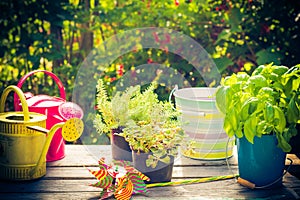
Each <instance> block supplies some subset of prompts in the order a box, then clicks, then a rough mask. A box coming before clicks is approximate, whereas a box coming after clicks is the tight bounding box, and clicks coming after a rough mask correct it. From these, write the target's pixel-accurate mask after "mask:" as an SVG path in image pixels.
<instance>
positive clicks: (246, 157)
mask: <svg viewBox="0 0 300 200" xmlns="http://www.w3.org/2000/svg"><path fill="white" fill-rule="evenodd" d="M299 70H300V69H299V65H298V66H295V67H292V68H290V69H289V68H288V67H286V66H276V65H272V64H269V65H261V66H259V67H257V68H256V69H255V70H254V71H253V73H252V74H251V75H248V74H246V73H244V72H240V73H234V74H232V75H231V76H228V77H225V78H224V79H223V80H222V81H221V85H220V86H219V87H218V88H217V91H216V104H217V107H218V109H219V110H220V111H221V112H222V113H224V115H225V116H224V130H225V131H226V133H227V134H228V135H229V137H232V136H235V137H236V138H237V146H238V165H239V174H240V177H241V178H242V179H245V180H247V181H249V182H252V183H253V184H255V185H256V187H257V188H259V187H267V186H278V185H281V180H282V179H281V178H282V174H283V169H284V164H285V155H286V154H285V153H286V152H289V151H290V150H291V145H290V144H289V141H290V139H291V138H292V137H293V136H295V135H297V130H296V125H297V124H299V120H300V115H299V108H300V99H299V93H300V92H299V84H300V78H299V77H300V75H299ZM264 156H265V157H264ZM275 170H276V171H275Z"/></svg>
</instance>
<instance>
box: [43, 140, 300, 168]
mask: <svg viewBox="0 0 300 200" xmlns="http://www.w3.org/2000/svg"><path fill="white" fill-rule="evenodd" d="M101 157H105V159H106V162H107V163H110V162H111V160H112V157H111V146H110V145H66V156H65V158H63V159H62V160H59V161H55V162H49V163H47V165H48V166H83V165H85V166H97V163H98V160H99V159H100V158H101ZM288 157H289V158H291V159H293V164H294V165H300V159H298V158H297V157H296V156H295V155H294V154H288ZM228 162H229V164H230V165H237V155H236V148H234V154H233V156H232V157H231V158H229V159H228ZM286 164H287V165H289V161H288V160H287V162H286ZM175 165H177V166H186V165H203V166H204V165H207V166H217V165H226V159H222V160H211V161H210V160H196V159H191V158H187V157H185V156H182V155H180V156H179V157H178V158H176V159H175Z"/></svg>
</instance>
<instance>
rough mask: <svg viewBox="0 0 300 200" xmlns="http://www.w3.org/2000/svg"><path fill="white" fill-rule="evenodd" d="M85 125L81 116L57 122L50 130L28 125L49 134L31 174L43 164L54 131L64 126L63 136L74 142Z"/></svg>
mask: <svg viewBox="0 0 300 200" xmlns="http://www.w3.org/2000/svg"><path fill="white" fill-rule="evenodd" d="M83 126H84V125H83V122H82V120H81V119H79V118H72V119H69V120H67V121H66V122H61V123H58V124H55V125H54V126H52V128H51V129H50V130H48V129H45V128H42V127H40V126H27V128H29V129H33V130H36V131H40V132H43V133H46V134H48V135H47V139H46V142H45V145H44V148H43V151H42V153H41V155H40V158H39V160H38V162H37V164H36V167H35V168H33V169H32V170H31V172H30V175H33V174H34V173H35V172H36V170H37V169H38V168H39V167H40V166H41V165H42V163H43V160H45V158H46V154H47V152H48V149H49V146H50V143H51V140H52V138H53V136H54V133H55V132H56V131H57V129H59V128H62V136H63V138H64V139H65V140H66V141H68V142H72V141H75V140H77V139H78V138H79V137H80V136H81V134H82V132H83Z"/></svg>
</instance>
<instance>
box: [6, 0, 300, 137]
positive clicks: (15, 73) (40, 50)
mask: <svg viewBox="0 0 300 200" xmlns="http://www.w3.org/2000/svg"><path fill="white" fill-rule="evenodd" d="M0 7H1V10H2V11H1V12H0V28H1V32H0V41H1V42H0V72H1V73H0V81H1V82H0V92H1V93H2V91H3V89H4V88H5V87H7V86H8V85H11V84H16V83H17V82H18V80H19V79H20V77H21V76H23V75H24V74H25V73H27V72H29V71H32V70H35V69H46V70H50V71H53V72H54V73H55V74H57V75H58V76H59V77H60V79H61V80H62V81H63V84H64V85H65V87H66V90H67V98H68V100H71V96H72V94H71V92H72V89H73V83H74V79H75V77H76V73H77V69H78V67H79V65H80V63H82V61H83V60H84V58H86V57H87V55H88V54H89V52H90V51H91V49H93V48H97V47H99V45H101V44H102V43H103V41H105V40H107V39H108V38H110V37H111V36H113V35H115V34H118V33H120V32H123V31H126V30H131V29H134V28H141V27H162V28H169V29H172V30H177V31H180V32H182V33H183V34H185V35H188V36H190V37H192V38H193V39H195V40H196V41H197V42H198V43H199V44H201V45H202V46H203V48H205V49H206V50H207V52H208V53H209V54H210V55H211V57H212V58H213V59H214V61H215V63H216V65H217V67H218V69H219V71H220V73H221V74H222V75H223V76H225V75H229V74H231V73H232V72H237V71H249V72H251V71H252V70H253V69H254V68H255V67H256V66H258V65H260V64H265V63H270V62H273V63H275V64H277V65H279V64H283V65H287V66H292V65H295V64H297V63H300V62H299V61H300V58H299V55H300V52H299V51H300V49H299V47H298V46H299V45H300V41H299V40H300V35H299V34H300V30H299V24H300V23H299V20H300V3H299V1H297V0H283V1H279V2H278V1H271V0H247V1H245V0H217V1H215V0H211V1H206V0H167V1H160V0H116V1H111V0H57V1H46V0H39V1H37V0H24V1H18V0H2V1H1V2H0ZM153 37H155V35H154V36H153ZM145 63H161V64H164V65H165V66H168V67H171V68H174V69H176V70H178V71H179V72H180V73H181V74H183V76H184V77H185V78H186V79H187V80H188V81H189V84H190V85H192V86H203V85H205V83H204V82H203V80H202V77H201V75H200V74H199V73H197V70H196V69H194V68H193V66H191V65H190V64H189V63H188V62H187V61H186V60H184V59H182V58H181V57H180V56H178V55H175V54H173V53H171V52H168V51H166V50H161V49H143V50H139V51H132V52H129V53H127V54H125V55H123V56H121V57H119V58H118V59H116V60H115V61H114V62H113V63H112V64H111V65H110V66H99V69H98V70H99V73H100V75H101V76H102V77H103V79H104V80H105V83H106V85H107V89H108V92H109V94H112V92H113V91H114V90H115V87H114V85H115V83H116V81H117V80H118V79H119V78H120V77H122V76H123V74H124V73H126V72H128V71H131V72H132V73H133V74H134V73H135V71H134V69H135V67H136V66H139V65H141V64H145ZM103 67H104V68H103ZM23 87H24V88H26V87H28V88H29V89H30V90H32V91H35V93H47V94H50V95H58V90H55V89H53V88H55V84H53V83H52V82H51V81H49V79H47V77H40V79H36V78H32V79H30V81H29V82H28V83H27V85H24V86H23ZM89 90H95V88H87V90H86V91H83V94H82V95H87V96H88V94H89ZM158 92H159V93H160V96H161V98H166V97H167V96H168V94H169V90H168V89H166V88H162V89H160V90H159V91H158ZM87 98H93V97H87ZM9 105H12V104H9ZM90 106H93V105H84V107H90ZM84 109H85V108H84ZM85 116H86V117H90V118H91V120H92V118H93V117H92V116H88V115H85ZM88 127H91V126H88ZM90 131H92V130H90Z"/></svg>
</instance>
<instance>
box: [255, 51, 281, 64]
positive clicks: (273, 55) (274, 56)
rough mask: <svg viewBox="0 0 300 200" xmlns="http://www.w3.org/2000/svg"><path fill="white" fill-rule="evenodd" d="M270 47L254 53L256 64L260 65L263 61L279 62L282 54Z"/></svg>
mask: <svg viewBox="0 0 300 200" xmlns="http://www.w3.org/2000/svg"><path fill="white" fill-rule="evenodd" d="M271 49H272V48H268V49H263V50H260V51H259V52H257V53H256V57H257V60H256V62H257V64H259V65H262V64H265V63H274V64H276V65H279V64H280V60H281V59H282V58H283V55H282V54H280V53H278V52H272V50H271Z"/></svg>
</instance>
